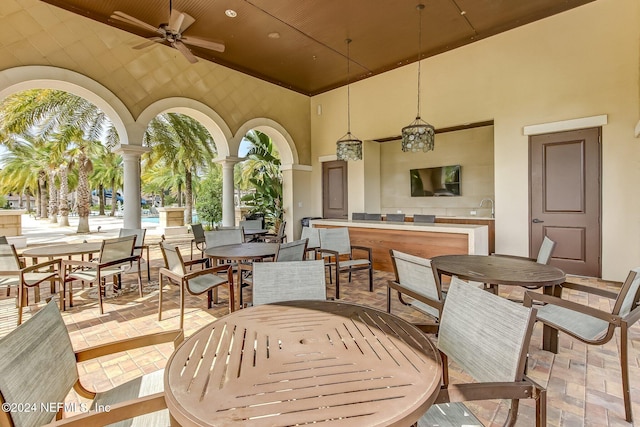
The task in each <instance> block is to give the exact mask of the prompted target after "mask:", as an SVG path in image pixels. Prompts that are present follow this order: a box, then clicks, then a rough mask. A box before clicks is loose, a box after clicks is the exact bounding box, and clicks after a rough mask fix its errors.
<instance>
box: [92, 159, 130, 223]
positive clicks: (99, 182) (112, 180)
mask: <svg viewBox="0 0 640 427" xmlns="http://www.w3.org/2000/svg"><path fill="white" fill-rule="evenodd" d="M90 181H91V182H92V184H93V187H96V186H98V187H100V189H99V195H100V196H99V197H100V202H101V203H102V201H103V200H104V191H103V189H104V188H110V189H111V216H115V214H116V197H115V195H116V192H117V190H118V189H119V188H122V186H123V184H124V176H123V164H122V156H120V155H119V154H116V153H114V152H112V151H110V150H109V149H107V148H106V147H102V149H101V150H100V155H99V156H97V157H96V158H95V159H94V162H93V173H92V174H91V177H90ZM103 209H104V208H103ZM101 213H102V214H104V210H103V211H102V212H101Z"/></svg>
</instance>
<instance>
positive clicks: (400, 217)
mask: <svg viewBox="0 0 640 427" xmlns="http://www.w3.org/2000/svg"><path fill="white" fill-rule="evenodd" d="M386 218H387V221H391V222H404V214H403V213H401V214H399V213H395V214H387V215H386Z"/></svg>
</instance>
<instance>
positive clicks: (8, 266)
mask: <svg viewBox="0 0 640 427" xmlns="http://www.w3.org/2000/svg"><path fill="white" fill-rule="evenodd" d="M61 277H62V276H61V263H60V260H59V259H56V260H50V261H45V262H41V263H38V264H34V265H30V266H28V267H24V266H23V264H22V263H21V262H20V259H19V258H18V254H17V252H16V248H15V246H14V245H9V244H0V286H6V287H7V296H9V290H10V289H11V286H15V287H16V289H17V290H18V297H17V298H18V301H17V304H16V305H17V307H18V325H20V324H21V323H22V310H23V308H24V307H25V306H27V304H28V295H27V294H28V289H29V288H35V287H37V286H40V284H41V283H43V282H50V287H51V292H52V293H54V292H55V282H60V278H61ZM63 289H64V287H63V286H60V292H61V294H60V310H64V291H63Z"/></svg>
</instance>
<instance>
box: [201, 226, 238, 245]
mask: <svg viewBox="0 0 640 427" xmlns="http://www.w3.org/2000/svg"><path fill="white" fill-rule="evenodd" d="M204 240H205V248H215V247H217V246H224V245H235V244H238V243H244V232H243V231H242V228H226V229H222V230H213V231H206V232H205V233H204Z"/></svg>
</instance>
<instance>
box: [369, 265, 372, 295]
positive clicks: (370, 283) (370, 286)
mask: <svg viewBox="0 0 640 427" xmlns="http://www.w3.org/2000/svg"><path fill="white" fill-rule="evenodd" d="M369 292H373V267H370V268H369Z"/></svg>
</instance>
